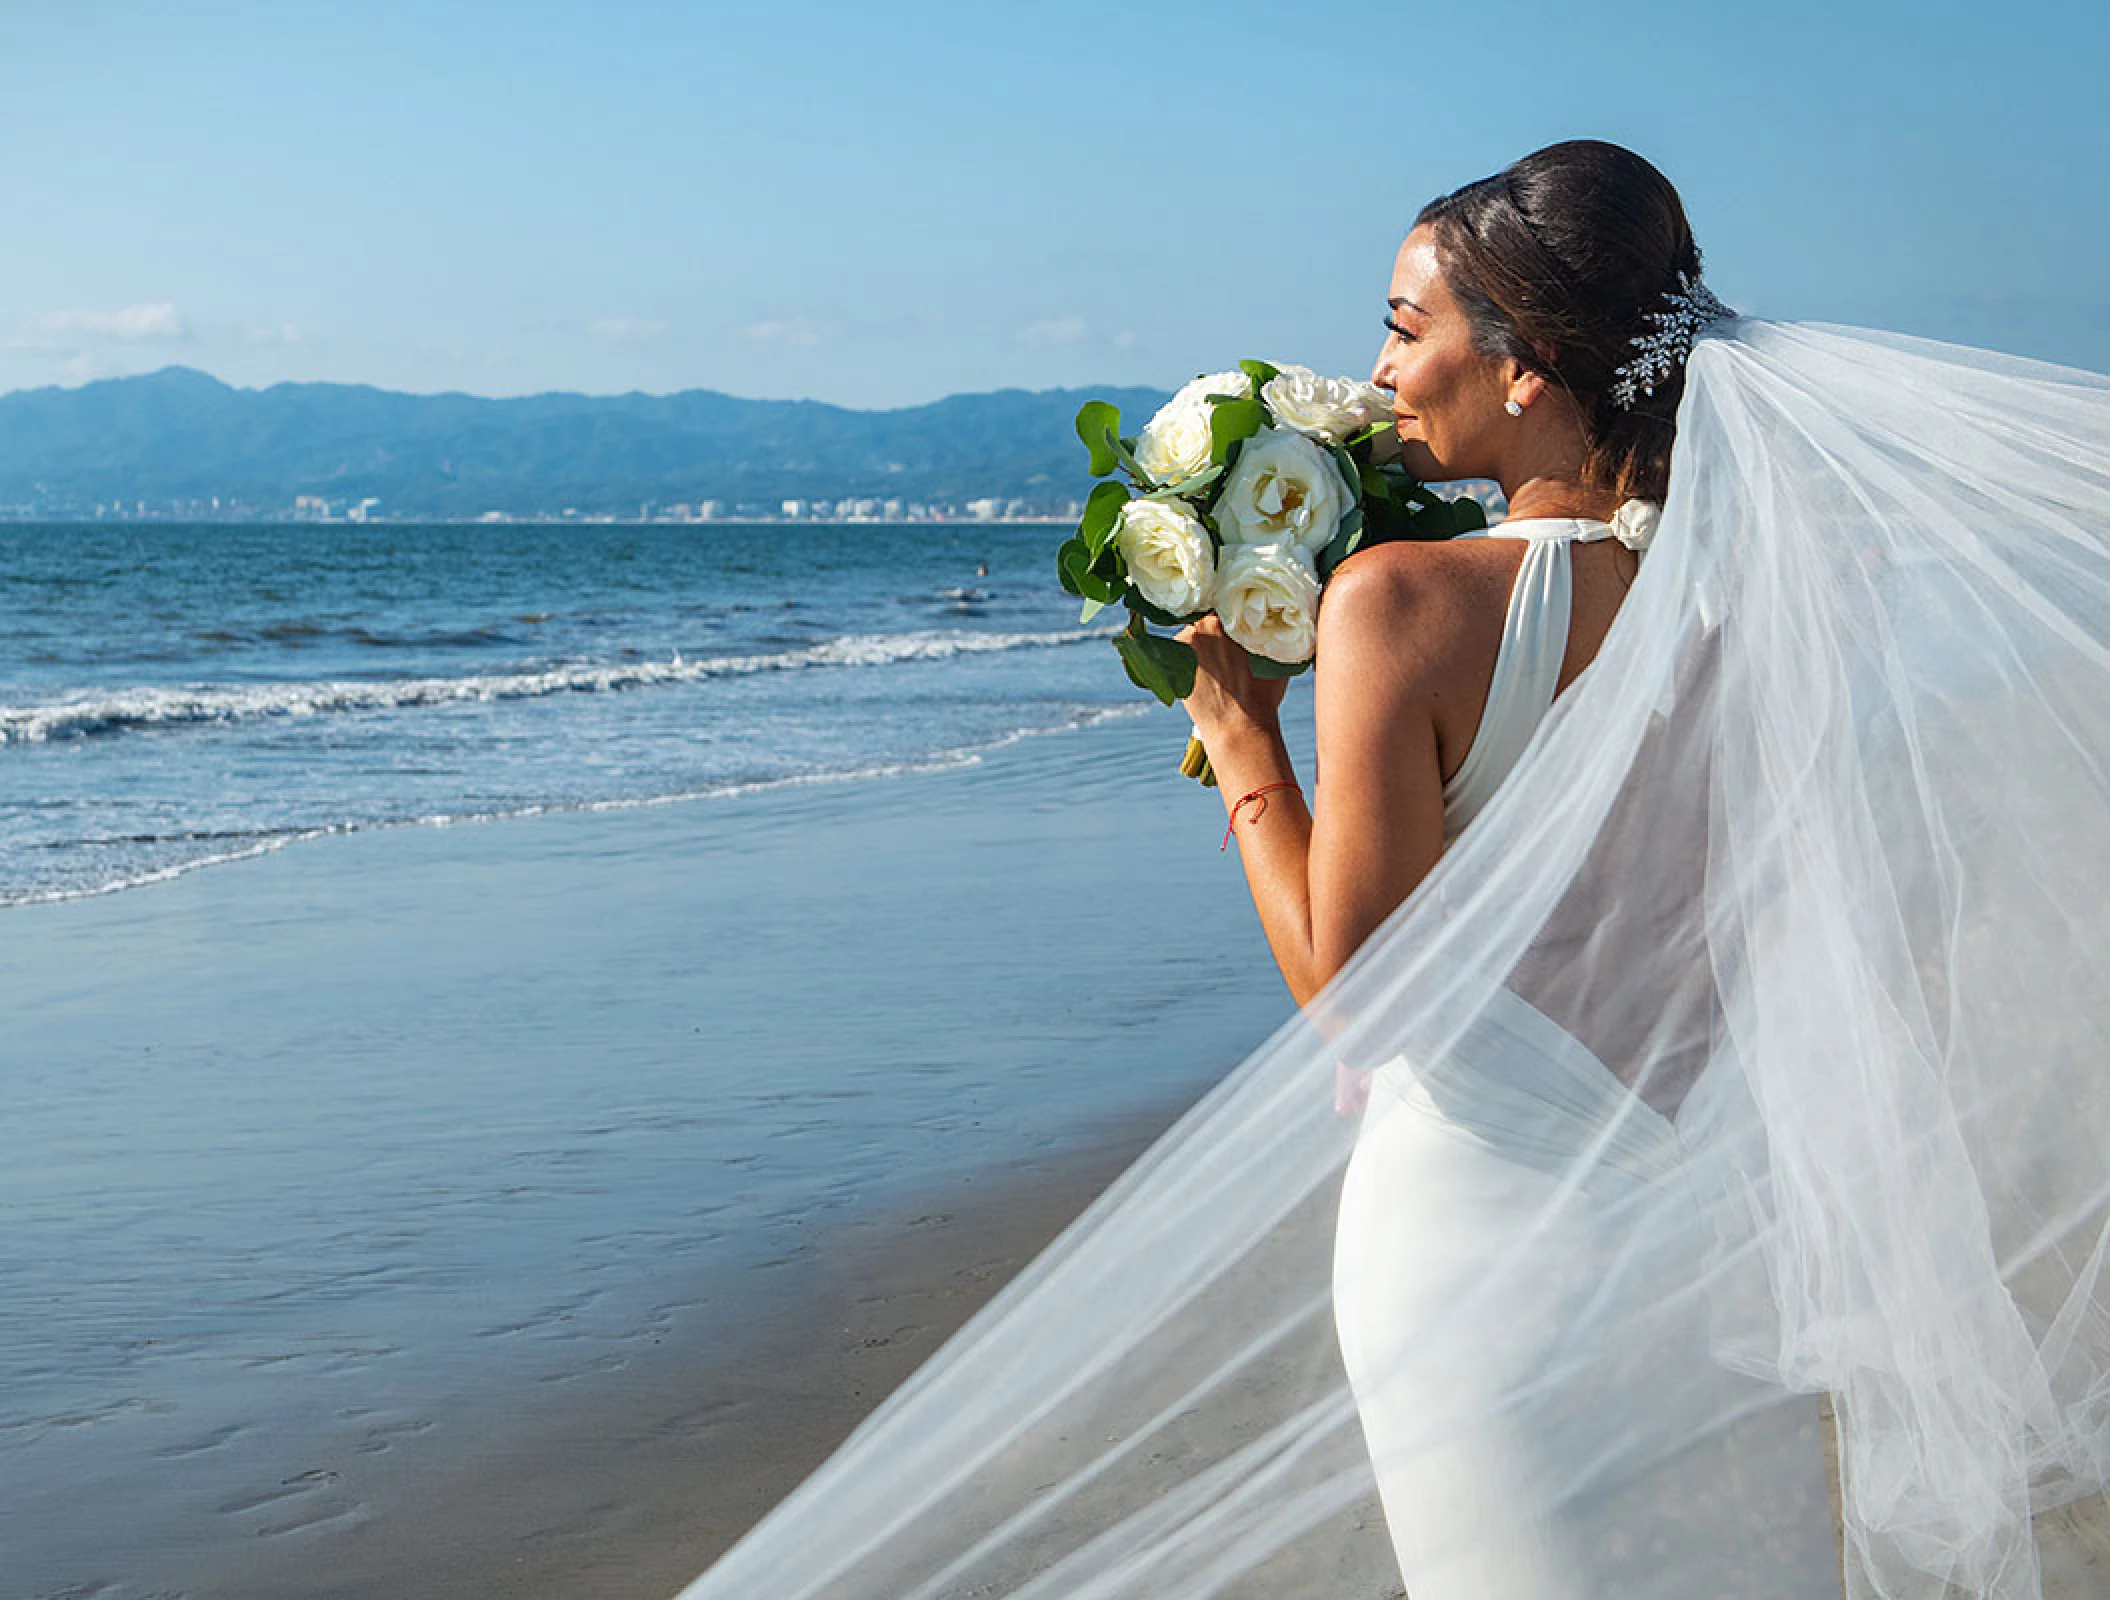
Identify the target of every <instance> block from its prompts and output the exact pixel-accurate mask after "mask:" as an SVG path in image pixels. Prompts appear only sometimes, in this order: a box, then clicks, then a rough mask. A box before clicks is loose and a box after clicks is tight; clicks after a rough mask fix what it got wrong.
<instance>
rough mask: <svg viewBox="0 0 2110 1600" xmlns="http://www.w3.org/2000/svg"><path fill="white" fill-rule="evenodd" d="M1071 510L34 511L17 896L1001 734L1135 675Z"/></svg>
mask: <svg viewBox="0 0 2110 1600" xmlns="http://www.w3.org/2000/svg"><path fill="white" fill-rule="evenodd" d="M1056 537H1057V536H1056V534H1055V533H1054V531H1053V530H1051V529H1047V528H1031V527H1018V526H996V525H986V524H945V523H925V524H917V525H912V526H876V525H849V526H829V525H816V524H773V525H730V524H689V525H653V524H641V525H612V524H570V523H565V524H534V525H486V524H476V525H466V526H458V525H443V526H410V525H400V524H379V523H374V524H348V523H334V524H306V525H300V524H295V525H286V524H272V525H246V526H187V525H174V524H158V523H133V524H69V525H50V526H42V525H14V526H9V525H5V524H0V906H5V905H8V904H18V903H22V902H25V901H35V900H41V899H50V898H56V897H65V896H74V895H81V894H94V893H101V892H106V891H110V890H116V889H122V888H126V887H130V886H134V885H138V884H141V883H146V882H150V881H154V880H156V879H159V878H164V877H166V876H169V875H171V874H173V873H179V872H182V871H185V870H188V869H190V868H194V867H197V866H200V865H205V864H211V863H216V862H221V861H226V860H229V859H235V858H239V857H242V856H246V855H253V854H255V853H258V852H260V851H264V850H270V849H275V848H279V847H281V846H283V845H285V844H287V843H290V842H294V841H298V840H302V839H307V838H312V837H314V836H316V835H318V834H324V833H330V832H338V831H344V830H349V829H361V828H374V827H389V826H401V825H405V824H412V823H421V822H425V823H429V822H444V821H450V820H465V819H482V818H492V817H503V816H509V815H519V814H523V813H531V812H536V811H544V810H551V809H568V808H585V807H595V806H615V805H634V804H639V803H645V802H653V801H664V800H669V799H676V798H681V797H686V796H694V795H700V794H709V793H714V792H715V793H723V792H726V791H729V790H733V789H738V788H742V787H751V786H754V785H763V784H780V783H791V782H812V781H816V780H842V779H853V780H854V779H857V778H859V777H868V776H877V775H883V774H886V773H888V772H893V771H901V770H908V769H913V768H917V767H928V766H932V765H938V764H944V763H947V762H954V761H959V760H962V759H969V758H971V757H972V755H973V753H974V752H976V751H978V750H983V749H986V748H988V747H990V746H992V745H994V744H998V743H1001V742H1003V741H1005V740H1008V739H1013V738H1017V737H1020V736H1022V735H1027V734H1032V733H1039V732H1045V731H1049V730H1053V729H1059V728H1064V727H1070V726H1075V725H1078V724H1079V723H1081V722H1084V721H1087V720H1090V719H1091V718H1093V717H1095V716H1099V715H1103V714H1105V713H1107V712H1108V711H1110V710H1112V709H1114V708H1116V707H1119V708H1122V709H1130V708H1132V707H1133V706H1134V704H1135V695H1134V692H1133V691H1132V690H1129V689H1128V688H1127V687H1126V686H1125V685H1124V684H1123V683H1122V682H1121V679H1120V674H1119V673H1118V672H1109V671H1108V670H1107V653H1106V651H1105V646H1104V644H1103V643H1095V642H1094V641H1092V640H1091V639H1090V638H1089V637H1088V636H1087V634H1086V633H1085V632H1084V631H1083V630H1080V629H1079V628H1078V627H1077V625H1076V611H1075V604H1074V602H1072V601H1070V600H1069V599H1067V598H1066V597H1065V596H1064V595H1062V593H1061V592H1060V590H1059V589H1058V588H1057V587H1056V586H1055V584H1054V583H1053V582H1052V581H1051V573H1052V560H1051V553H1052V550H1053V547H1054V544H1055V542H1056Z"/></svg>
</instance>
